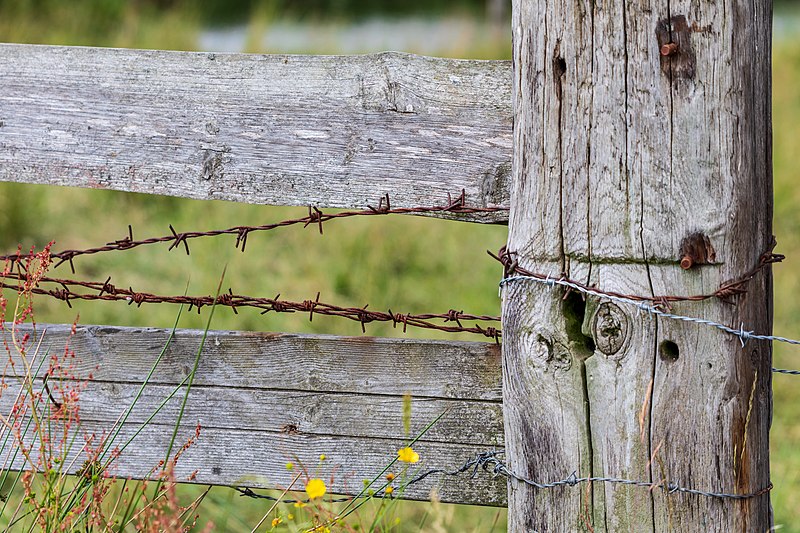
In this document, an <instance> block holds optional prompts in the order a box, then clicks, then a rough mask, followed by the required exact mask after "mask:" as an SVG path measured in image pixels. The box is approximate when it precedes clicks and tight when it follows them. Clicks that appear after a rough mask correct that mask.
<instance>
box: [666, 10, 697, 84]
mask: <svg viewBox="0 0 800 533" xmlns="http://www.w3.org/2000/svg"><path fill="white" fill-rule="evenodd" d="M695 26H696V23H695V24H692V28H690V27H689V24H688V22H687V21H686V17H685V16H683V15H676V16H674V17H672V18H669V19H662V20H660V21H659V22H658V24H657V25H656V39H657V40H658V49H659V52H660V53H659V58H660V61H661V71H662V72H663V73H664V74H666V75H668V76H670V80H676V79H680V78H686V79H692V78H694V73H695V64H696V59H695V53H694V49H693V48H692V38H691V33H692V29H693V28H694V27H695Z"/></svg>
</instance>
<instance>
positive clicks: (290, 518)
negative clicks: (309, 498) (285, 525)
mask: <svg viewBox="0 0 800 533" xmlns="http://www.w3.org/2000/svg"><path fill="white" fill-rule="evenodd" d="M286 519H287V520H294V515H293V514H292V513H289V514H287V515H286Z"/></svg>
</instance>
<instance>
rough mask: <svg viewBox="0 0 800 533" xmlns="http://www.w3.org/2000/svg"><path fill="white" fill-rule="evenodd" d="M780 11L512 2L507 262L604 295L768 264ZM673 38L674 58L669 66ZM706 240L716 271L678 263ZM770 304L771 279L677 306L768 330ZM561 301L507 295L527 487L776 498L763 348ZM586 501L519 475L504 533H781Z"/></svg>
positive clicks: (741, 509)
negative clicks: (761, 260) (736, 293)
mask: <svg viewBox="0 0 800 533" xmlns="http://www.w3.org/2000/svg"><path fill="white" fill-rule="evenodd" d="M769 14H770V2H769V1H768V0H766V1H757V2H752V3H741V2H727V1H725V2H717V3H697V2H689V1H688V0H687V1H685V2H684V1H678V2H671V3H659V2H638V3H636V2H634V3H631V2H625V1H624V0H619V1H616V0H615V1H612V2H606V3H603V4H598V3H591V2H578V3H574V2H548V3H542V2H534V1H530V0H518V1H516V2H515V3H514V22H513V31H514V56H515V65H516V66H517V67H518V70H517V72H516V73H515V76H514V80H515V87H514V108H515V150H514V164H513V167H514V168H513V179H512V186H511V213H510V222H509V224H510V227H509V248H510V249H511V250H513V251H515V252H518V253H519V256H518V259H519V262H520V264H521V265H522V266H524V267H525V268H527V269H529V270H533V271H538V272H543V273H547V272H549V273H552V274H554V275H558V273H559V272H566V273H567V274H568V275H569V276H570V277H572V278H575V279H579V280H581V281H583V282H585V283H588V284H592V285H596V286H597V287H599V288H600V289H603V290H608V291H619V292H625V293H636V294H643V295H652V294H677V295H681V294H684V295H688V294H698V293H710V292H713V291H714V290H715V289H716V288H717V287H718V286H719V284H720V282H721V281H723V280H727V279H731V278H735V277H738V276H740V275H741V274H742V273H744V272H746V271H748V270H749V269H751V268H752V267H753V266H754V265H755V264H756V263H757V262H758V257H759V255H760V254H761V253H762V252H763V251H764V250H765V249H766V248H767V247H768V244H769V242H770V236H771V229H770V220H771V211H772V207H771V179H770V176H771V168H770V162H769V153H770V149H769V146H770V122H769V92H770V91H769V68H770V64H769V35H770V16H769ZM682 16H683V17H685V18H684V19H682V18H680V17H682ZM663 31H666V39H667V41H669V40H672V41H674V42H678V43H679V44H680V49H679V52H678V54H677V55H676V56H673V57H665V56H662V55H661V54H660V46H661V45H662V44H665V42H662V41H660V40H659V39H660V37H659V33H663ZM670 32H672V34H671V35H670ZM742 43H743V44H742ZM690 67H691V68H690ZM697 231H700V232H702V233H704V234H705V235H706V236H707V237H708V238H709V240H710V242H711V244H712V245H713V247H714V248H715V250H716V259H715V260H714V261H712V262H711V263H712V264H709V265H702V266H695V267H694V268H693V269H692V270H689V271H684V270H682V269H681V268H680V266H679V261H680V259H681V252H680V248H681V242H682V241H683V239H684V238H686V237H688V236H689V235H690V234H692V233H694V232H697ZM770 291H771V283H770V277H769V274H768V273H766V274H759V275H758V276H757V277H756V279H755V280H754V282H753V283H752V284H751V287H750V292H749V293H748V294H747V296H744V297H740V298H739V299H738V302H737V304H738V305H736V306H730V305H725V304H723V303H721V302H720V301H717V300H709V301H706V302H702V303H686V304H675V305H673V310H674V311H675V312H677V313H683V314H686V315H691V316H697V317H701V318H706V319H711V320H716V321H719V322H723V323H726V324H730V325H736V326H737V327H738V325H739V324H740V323H742V322H743V323H744V324H745V327H748V328H751V329H754V330H757V331H760V332H769V331H770V329H771V316H770V311H769V310H770V305H771V292H770ZM562 296H563V293H562V292H561V291H560V290H551V289H550V288H548V287H546V286H544V287H543V286H540V285H536V286H533V285H531V284H527V285H524V284H517V285H511V286H509V287H508V288H507V289H506V291H505V295H504V307H503V321H504V323H503V333H504V348H503V351H504V416H505V419H506V445H507V451H508V456H509V460H510V461H511V462H512V464H515V465H516V468H517V469H518V470H519V471H520V472H521V473H522V474H523V475H527V476H529V477H532V478H534V479H539V480H542V481H547V480H552V479H559V478H564V477H566V476H568V475H569V474H570V473H571V472H572V471H573V470H576V469H577V470H578V474H579V475H583V476H590V475H593V476H610V477H621V478H628V479H635V480H642V481H646V482H654V481H655V482H658V481H662V480H667V481H669V482H675V483H678V484H680V485H682V486H685V487H691V488H698V489H704V490H713V491H723V492H729V493H740V494H741V493H749V492H753V491H757V490H760V489H762V488H764V487H766V486H767V485H768V483H769V461H768V427H769V418H770V409H771V405H770V402H771V400H770V386H769V384H770V359H771V352H770V346H769V345H768V344H767V343H757V342H752V341H751V342H750V343H748V344H747V346H746V347H742V345H741V344H740V343H739V341H738V339H736V338H735V337H730V336H725V335H723V334H721V333H720V332H718V331H715V330H711V329H709V328H702V327H701V326H698V325H696V324H687V323H678V322H673V321H669V320H665V319H658V320H657V319H655V318H653V319H649V318H648V317H647V316H643V315H642V314H641V313H640V312H639V310H637V309H636V308H632V309H631V308H627V307H625V306H616V305H608V304H602V305H601V304H600V302H598V301H597V300H596V299H594V298H590V299H589V301H588V302H586V305H585V306H584V305H583V304H582V303H581V302H580V299H579V298H577V297H575V296H574V295H573V296H572V297H571V298H570V299H568V300H567V301H566V302H563V301H562V300H561V297H562ZM576 298H577V299H576ZM587 337H591V341H592V342H591V343H589V340H590V339H588V338H587ZM612 337H613V339H614V341H615V342H612V343H611V344H613V348H612V349H609V342H608V341H609V339H610V338H612ZM603 342H605V344H603V349H601V348H600V347H601V343H603ZM665 342H672V343H674V346H672V345H670V347H669V348H667V349H665V350H662V346H664V344H663V343H665ZM675 347H677V349H675ZM651 381H652V383H653V384H652V389H650V383H651ZM751 392H752V393H753V397H752V402H751V397H750V395H751ZM751 406H752V409H750V407H751ZM748 424H749V425H748ZM584 489H585V490H583V491H574V492H565V491H563V490H561V489H556V490H551V491H536V490H532V489H530V488H529V487H523V486H520V485H519V484H517V483H514V482H512V483H511V484H510V493H509V529H510V531H531V530H537V531H541V530H553V531H561V530H563V531H576V530H585V531H589V530H591V531H637V532H638V531H666V530H670V531H673V530H674V531H766V530H768V529H769V527H770V525H771V519H770V508H769V496H768V495H762V496H760V497H757V498H754V499H751V500H747V501H743V502H737V501H734V500H723V499H709V498H700V497H686V496H677V495H672V496H666V495H665V494H664V492H663V491H659V490H656V491H647V490H646V489H641V488H637V487H626V486H623V485H614V484H610V483H605V484H594V485H593V486H592V487H584Z"/></svg>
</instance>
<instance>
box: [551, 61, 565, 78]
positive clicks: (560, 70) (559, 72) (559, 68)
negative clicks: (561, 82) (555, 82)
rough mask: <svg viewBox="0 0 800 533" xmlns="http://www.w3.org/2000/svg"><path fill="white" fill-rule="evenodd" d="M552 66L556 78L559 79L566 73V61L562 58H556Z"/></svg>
mask: <svg viewBox="0 0 800 533" xmlns="http://www.w3.org/2000/svg"><path fill="white" fill-rule="evenodd" d="M553 66H554V67H555V71H556V78H560V77H561V76H563V75H564V74H566V73H567V61H566V60H565V59H564V58H563V57H556V58H555V59H554V60H553Z"/></svg>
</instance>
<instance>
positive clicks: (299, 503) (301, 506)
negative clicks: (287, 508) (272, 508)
mask: <svg viewBox="0 0 800 533" xmlns="http://www.w3.org/2000/svg"><path fill="white" fill-rule="evenodd" d="M294 506H295V507H297V508H298V509H302V508H303V507H305V506H306V504H305V503H303V502H294Z"/></svg>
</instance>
